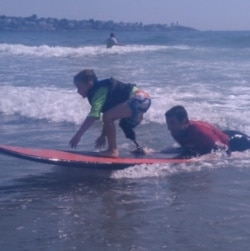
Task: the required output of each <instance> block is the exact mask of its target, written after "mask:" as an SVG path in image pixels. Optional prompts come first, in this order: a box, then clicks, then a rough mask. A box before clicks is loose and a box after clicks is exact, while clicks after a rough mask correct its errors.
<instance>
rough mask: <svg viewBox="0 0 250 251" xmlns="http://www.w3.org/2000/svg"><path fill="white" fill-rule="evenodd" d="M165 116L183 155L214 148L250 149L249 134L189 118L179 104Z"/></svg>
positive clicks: (204, 152)
mask: <svg viewBox="0 0 250 251" xmlns="http://www.w3.org/2000/svg"><path fill="white" fill-rule="evenodd" d="M165 118H166V123H167V126H168V129H169V131H170V132H171V134H172V136H173V138H174V139H175V140H176V141H177V142H178V143H179V144H180V145H181V147H182V153H181V154H182V155H183V156H197V155H203V154H207V153H210V152H212V151H216V150H226V151H227V152H228V153H230V152H231V151H244V150H247V149H250V138H249V136H247V135H245V134H243V133H241V132H238V131H232V130H228V131H224V132H222V131H221V130H219V129H218V128H216V127H215V126H213V125H211V124H209V123H207V122H203V121H193V120H189V118H188V114H187V111H186V110H185V108H184V107H183V106H181V105H177V106H174V107H172V108H171V109H170V110H168V111H167V112H166V113H165ZM163 152H166V151H163Z"/></svg>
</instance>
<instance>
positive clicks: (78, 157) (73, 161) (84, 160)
mask: <svg viewBox="0 0 250 251" xmlns="http://www.w3.org/2000/svg"><path fill="white" fill-rule="evenodd" d="M0 153H4V154H7V155H10V156H13V157H17V158H21V159H26V160H32V161H36V162H41V163H47V164H54V165H61V166H73V167H74V166H76V167H89V168H93V167H95V168H107V169H123V168H126V167H129V166H133V165H140V164H162V163H185V162H190V161H194V159H177V158H166V155H165V157H164V154H160V157H158V156H157V157H156V156H154V155H150V156H147V155H144V156H138V157H136V156H135V157H119V158H109V157H101V156H98V152H78V151H74V152H73V151H71V152H70V151H63V150H53V149H42V148H27V147H18V146H10V145H0Z"/></svg>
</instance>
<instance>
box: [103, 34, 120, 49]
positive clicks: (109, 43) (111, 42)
mask: <svg viewBox="0 0 250 251" xmlns="http://www.w3.org/2000/svg"><path fill="white" fill-rule="evenodd" d="M114 45H119V46H121V45H122V44H120V43H118V41H117V39H116V37H115V34H114V33H113V32H111V33H110V37H109V38H108V39H107V40H106V47H107V48H112V47H113V46H114Z"/></svg>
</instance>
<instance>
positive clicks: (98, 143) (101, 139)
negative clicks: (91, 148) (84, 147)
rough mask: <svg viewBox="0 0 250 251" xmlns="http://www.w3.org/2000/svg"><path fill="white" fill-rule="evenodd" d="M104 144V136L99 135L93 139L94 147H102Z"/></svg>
mask: <svg viewBox="0 0 250 251" xmlns="http://www.w3.org/2000/svg"><path fill="white" fill-rule="evenodd" d="M105 144H106V137H105V136H102V135H101V136H100V137H98V138H97V140H96V141H95V148H96V149H100V148H103V147H104V146H105Z"/></svg>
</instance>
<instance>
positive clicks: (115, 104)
mask: <svg viewBox="0 0 250 251" xmlns="http://www.w3.org/2000/svg"><path fill="white" fill-rule="evenodd" d="M74 84H75V86H76V88H77V92H78V93H79V94H80V95H81V96H82V97H83V98H88V101H89V103H90V105H91V110H90V112H89V114H88V116H87V117H86V118H85V120H84V122H83V123H82V125H81V127H80V129H79V130H78V131H77V132H76V134H75V135H74V136H73V138H72V139H71V140H70V142H69V144H70V145H71V147H74V148H75V147H76V146H77V144H78V143H79V141H80V139H81V137H82V135H83V134H84V133H85V132H86V131H87V130H88V129H89V128H90V126H92V125H93V123H94V122H95V120H97V119H99V118H100V114H101V113H103V116H102V120H103V128H102V133H101V135H100V136H99V137H98V138H97V140H96V144H95V146H96V148H97V149H100V148H102V147H104V146H105V143H106V139H107V141H108V149H107V150H106V151H103V152H100V155H102V156H109V157H118V155H119V153H118V149H117V144H116V129H115V124H114V121H115V120H119V119H120V123H119V125H120V127H121V128H122V130H123V131H124V133H125V136H126V137H127V138H129V139H131V140H133V142H134V143H135V144H136V145H137V147H138V143H137V142H136V138H135V132H134V130H133V128H135V127H136V126H137V125H139V124H140V123H141V121H142V119H143V114H144V113H145V112H146V111H147V110H148V109H149V107H150V105H151V99H150V97H149V94H148V93H146V92H145V91H143V90H142V89H139V88H138V87H137V86H136V85H135V84H130V83H123V82H120V81H118V80H116V79H114V78H109V79H104V80H100V81H98V80H97V77H96V74H95V72H94V71H93V70H91V69H84V70H82V71H80V72H79V73H78V74H77V75H75V77H74Z"/></svg>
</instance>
